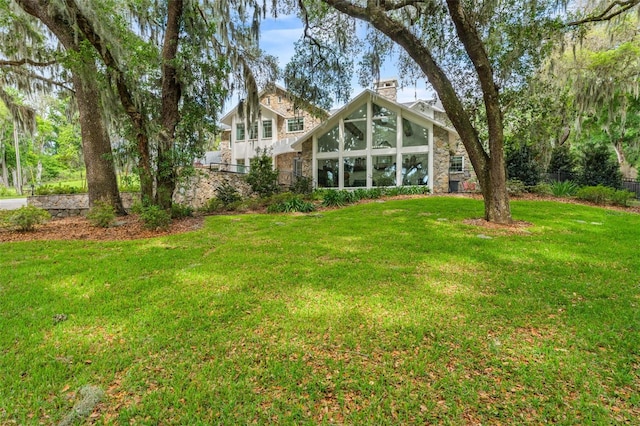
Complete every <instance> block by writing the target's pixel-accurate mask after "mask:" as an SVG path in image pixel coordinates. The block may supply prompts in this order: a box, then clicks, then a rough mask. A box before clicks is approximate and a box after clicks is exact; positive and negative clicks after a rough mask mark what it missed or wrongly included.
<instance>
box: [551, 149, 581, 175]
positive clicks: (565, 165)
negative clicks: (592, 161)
mask: <svg viewBox="0 0 640 426" xmlns="http://www.w3.org/2000/svg"><path fill="white" fill-rule="evenodd" d="M575 167H576V160H575V158H574V156H573V154H572V153H571V150H570V149H569V145H568V144H564V145H558V146H556V147H554V148H553V150H552V151H551V160H550V161H549V167H548V168H547V172H548V173H566V174H570V173H573V171H574V169H575Z"/></svg>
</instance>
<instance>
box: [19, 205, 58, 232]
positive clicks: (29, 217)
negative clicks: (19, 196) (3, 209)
mask: <svg viewBox="0 0 640 426" xmlns="http://www.w3.org/2000/svg"><path fill="white" fill-rule="evenodd" d="M49 219H51V215H50V214H49V212H48V211H46V210H44V209H40V208H38V207H35V206H24V207H20V208H19V209H18V210H14V211H13V212H12V213H11V214H10V215H9V224H11V225H12V226H15V227H17V228H18V229H19V230H20V231H33V230H34V229H35V226H36V225H39V224H41V223H44V222H46V221H47V220H49Z"/></svg>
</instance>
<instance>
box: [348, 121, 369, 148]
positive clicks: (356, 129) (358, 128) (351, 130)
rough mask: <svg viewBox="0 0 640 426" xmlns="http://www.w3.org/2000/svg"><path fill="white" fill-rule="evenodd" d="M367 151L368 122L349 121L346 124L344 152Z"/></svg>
mask: <svg viewBox="0 0 640 426" xmlns="http://www.w3.org/2000/svg"><path fill="white" fill-rule="evenodd" d="M362 149H367V121H366V120H360V121H347V122H345V123H344V150H345V151H358V150H362Z"/></svg>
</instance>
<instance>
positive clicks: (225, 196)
mask: <svg viewBox="0 0 640 426" xmlns="http://www.w3.org/2000/svg"><path fill="white" fill-rule="evenodd" d="M216 198H217V199H218V200H220V201H221V202H222V204H224V205H225V206H228V205H229V204H233V203H236V202H238V201H240V200H242V195H240V192H239V191H238V190H237V189H236V188H235V187H234V186H233V185H231V184H230V183H229V182H225V183H223V184H222V185H220V186H219V187H218V188H216Z"/></svg>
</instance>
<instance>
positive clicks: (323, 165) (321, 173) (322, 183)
mask: <svg viewBox="0 0 640 426" xmlns="http://www.w3.org/2000/svg"><path fill="white" fill-rule="evenodd" d="M338 166H339V164H338V159H337V158H330V159H322V160H318V187H320V188H337V187H338V183H339V182H340V181H339V179H338V178H339V176H338V171H339V167H338Z"/></svg>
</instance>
